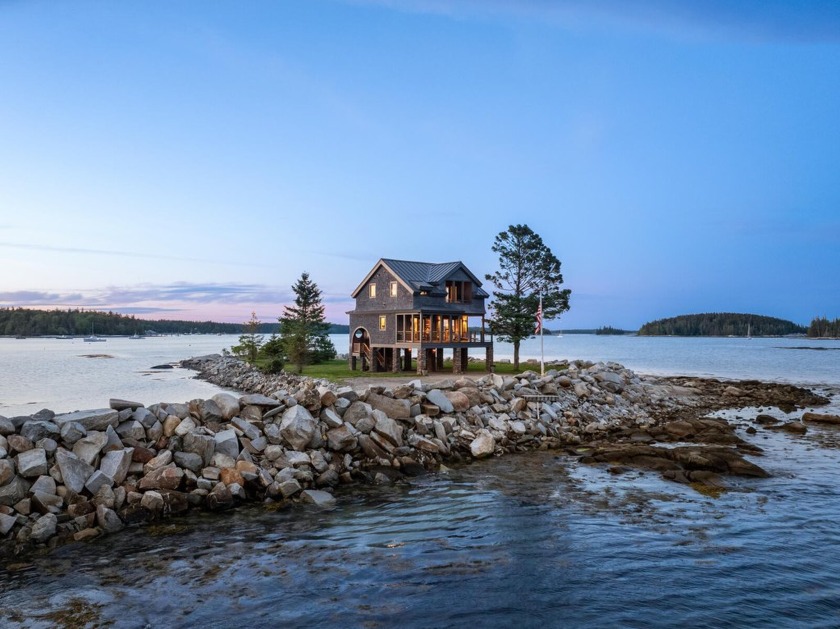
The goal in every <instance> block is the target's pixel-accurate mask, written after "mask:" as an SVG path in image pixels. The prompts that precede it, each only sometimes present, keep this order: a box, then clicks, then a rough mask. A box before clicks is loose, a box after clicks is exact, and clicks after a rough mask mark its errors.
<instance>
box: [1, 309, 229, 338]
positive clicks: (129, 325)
mask: <svg viewBox="0 0 840 629" xmlns="http://www.w3.org/2000/svg"><path fill="white" fill-rule="evenodd" d="M149 330H154V331H155V332H157V333H159V334H217V333H227V334H236V333H237V332H241V331H242V324H241V323H215V322H213V321H166V320H148V319H137V318H136V317H135V316H134V315H123V314H119V313H116V312H99V311H96V310H80V309H76V310H35V309H30V308H0V335H6V336H44V335H56V336H59V335H65V334H67V335H70V336H80V335H88V334H91V332H95V333H96V334H98V335H99V334H104V335H128V336H131V335H132V334H143V333H145V332H147V331H149Z"/></svg>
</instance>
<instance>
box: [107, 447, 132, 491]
mask: <svg viewBox="0 0 840 629" xmlns="http://www.w3.org/2000/svg"><path fill="white" fill-rule="evenodd" d="M133 454H134V448H125V449H124V450H112V451H111V452H107V453H106V454H105V456H103V457H102V460H101V461H100V463H99V469H100V471H102V473H104V474H106V475H107V476H109V477H110V478H112V479H113V480H114V483H116V484H117V485H119V484H120V483H122V482H123V481H124V480H125V477H126V475H127V474H128V468H129V466H130V465H131V457H132V455H133Z"/></svg>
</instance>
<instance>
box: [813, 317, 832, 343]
mask: <svg viewBox="0 0 840 629" xmlns="http://www.w3.org/2000/svg"><path fill="white" fill-rule="evenodd" d="M808 336H811V337H815V338H835V339H836V338H840V319H835V320H834V321H829V320H828V319H826V318H825V317H816V318H815V319H814V320H813V321H811V325H809V326H808Z"/></svg>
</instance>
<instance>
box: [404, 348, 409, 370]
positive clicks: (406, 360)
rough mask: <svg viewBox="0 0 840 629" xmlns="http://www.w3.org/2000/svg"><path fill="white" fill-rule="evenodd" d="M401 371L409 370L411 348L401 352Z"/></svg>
mask: <svg viewBox="0 0 840 629" xmlns="http://www.w3.org/2000/svg"><path fill="white" fill-rule="evenodd" d="M403 371H411V350H410V349H406V350H405V352H403Z"/></svg>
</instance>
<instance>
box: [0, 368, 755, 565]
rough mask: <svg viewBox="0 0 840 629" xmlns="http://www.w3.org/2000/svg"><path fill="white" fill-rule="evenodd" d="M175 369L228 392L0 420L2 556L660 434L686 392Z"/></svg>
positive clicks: (564, 381) (580, 376) (565, 372)
mask: <svg viewBox="0 0 840 629" xmlns="http://www.w3.org/2000/svg"><path fill="white" fill-rule="evenodd" d="M183 365H184V366H186V367H189V368H192V369H196V370H197V371H199V373H200V376H201V377H203V378H205V379H207V380H209V381H211V382H215V383H216V384H219V385H222V386H225V387H230V388H234V389H237V390H238V391H239V392H240V394H237V395H234V394H232V393H220V394H217V395H215V396H213V398H212V399H208V400H192V401H190V402H187V403H164V402H161V403H157V404H153V405H151V406H148V407H146V406H144V405H143V404H141V403H138V402H131V401H126V400H116V399H115V400H111V401H110V407H109V408H106V409H99V410H91V411H80V412H74V413H66V414H59V415H56V414H55V413H53V412H52V411H48V410H43V411H40V412H38V413H36V414H34V415H29V416H20V417H12V418H5V417H0V553H2V554H12V553H16V552H19V551H21V550H23V549H27V548H31V547H33V546H39V545H47V546H52V545H55V544H58V543H60V542H62V541H68V540H75V541H80V540H85V539H89V538H93V537H96V536H99V535H102V534H103V533H113V532H116V531H119V530H121V529H123V528H124V527H126V526H132V525H137V524H142V523H146V522H151V521H155V520H158V519H161V518H166V517H168V516H171V515H177V514H184V513H187V512H188V511H190V510H193V509H206V510H224V509H228V508H231V507H234V506H236V505H237V504H240V503H243V502H270V503H276V504H280V505H282V504H286V503H293V502H301V503H314V504H316V505H320V506H329V505H331V504H332V503H333V500H334V498H333V495H332V492H333V490H334V488H336V487H337V486H338V485H340V484H350V483H354V482H366V483H381V484H386V483H393V482H399V481H400V480H402V479H403V478H405V477H406V476H414V475H418V474H421V473H423V472H424V471H426V470H429V469H436V468H437V467H438V466H439V465H440V464H441V463H442V462H444V461H464V460H470V459H472V458H481V457H487V456H491V455H501V454H504V453H507V452H519V451H526V450H531V449H547V448H566V450H567V452H569V453H572V454H575V455H576V456H581V455H587V456H590V457H591V456H593V454H592V452H591V450H588V449H584V448H582V445H583V444H599V443H602V444H603V443H613V442H615V441H616V440H620V439H631V440H633V439H638V435H643V437H642V439H643V440H644V441H649V440H653V439H655V438H656V435H659V434H666V433H668V431H667V430H664V429H663V428H662V427H663V426H667V421H668V420H667V418H668V417H669V415H670V414H673V413H676V412H677V411H679V410H680V409H682V408H684V406H685V404H686V399H687V397H691V395H693V393H692V394H691V395H688V394H686V393H685V391H688V390H689V389H690V388H689V387H684V386H675V385H673V384H671V383H667V382H661V381H657V380H653V379H648V378H642V377H640V376H638V375H637V374H634V373H633V372H632V371H629V370H627V369H624V368H623V367H622V366H621V365H617V364H612V363H609V364H600V363H599V364H591V363H583V362H575V363H570V364H564V365H561V366H559V367H558V368H557V369H552V370H550V371H549V372H548V373H547V374H546V375H545V376H543V377H541V376H539V375H538V374H536V373H533V372H526V373H524V374H521V375H520V376H517V377H515V378H514V377H509V376H500V375H495V374H494V375H487V376H484V377H481V378H478V379H472V378H467V377H463V378H459V379H452V380H444V381H440V382H435V383H426V382H423V381H421V380H413V381H410V382H406V383H404V384H398V385H395V386H393V387H391V388H386V387H383V386H369V387H366V388H364V389H363V390H358V391H357V390H355V389H353V388H352V387H346V386H345V387H339V386H335V385H332V384H330V383H328V382H326V381H320V380H312V379H308V378H301V377H298V376H294V375H289V374H280V375H265V374H262V373H260V372H258V371H256V370H254V369H252V368H251V367H249V366H248V365H246V364H244V363H241V362H239V361H237V360H235V359H232V358H230V357H222V356H217V355H214V356H210V357H202V358H197V359H191V360H190V361H184V363H183ZM682 421H685V419H684V418H682ZM727 456H728V458H729V460H734V457H732V456H729V455H727ZM696 458H697V457H694V459H692V461H693V462H692V463H691V464H692V465H700V463H699V462H698V461H696ZM738 469H746V468H744V467H742V468H738V467H737V466H735V467H734V468H731V469H729V472H730V473H739V472H738ZM669 471H673V470H672V469H671V468H669ZM674 479H675V480H680V479H679V478H677V477H676V475H675V478H674Z"/></svg>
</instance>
